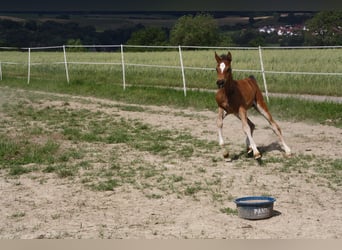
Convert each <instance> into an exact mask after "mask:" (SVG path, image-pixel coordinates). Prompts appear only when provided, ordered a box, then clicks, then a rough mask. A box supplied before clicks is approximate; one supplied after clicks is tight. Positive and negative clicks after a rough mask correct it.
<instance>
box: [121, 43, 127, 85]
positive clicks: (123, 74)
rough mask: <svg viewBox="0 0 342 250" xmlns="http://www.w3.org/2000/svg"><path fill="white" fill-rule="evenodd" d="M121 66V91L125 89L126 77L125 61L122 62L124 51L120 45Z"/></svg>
mask: <svg viewBox="0 0 342 250" xmlns="http://www.w3.org/2000/svg"><path fill="white" fill-rule="evenodd" d="M121 65H122V84H123V89H124V90H125V89H126V75H125V60H124V50H123V45H122V44H121Z"/></svg>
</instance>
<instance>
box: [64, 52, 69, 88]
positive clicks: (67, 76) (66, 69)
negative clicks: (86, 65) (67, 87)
mask: <svg viewBox="0 0 342 250" xmlns="http://www.w3.org/2000/svg"><path fill="white" fill-rule="evenodd" d="M63 54H64V65H65V74H66V78H67V82H68V83H69V71H68V62H67V57H66V52H65V45H63Z"/></svg>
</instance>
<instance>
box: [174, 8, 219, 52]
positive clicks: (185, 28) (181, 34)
mask: <svg viewBox="0 0 342 250" xmlns="http://www.w3.org/2000/svg"><path fill="white" fill-rule="evenodd" d="M219 42H220V41H219V29H218V25H217V22H216V20H215V19H214V18H213V17H212V16H211V15H209V14H197V15H196V16H193V15H186V16H182V17H180V18H179V19H178V20H177V21H176V23H175V25H174V27H173V28H172V29H171V33H170V43H171V44H173V45H194V46H196V45H197V46H201V45H202V46H203V45H204V46H210V45H216V44H218V43H219Z"/></svg>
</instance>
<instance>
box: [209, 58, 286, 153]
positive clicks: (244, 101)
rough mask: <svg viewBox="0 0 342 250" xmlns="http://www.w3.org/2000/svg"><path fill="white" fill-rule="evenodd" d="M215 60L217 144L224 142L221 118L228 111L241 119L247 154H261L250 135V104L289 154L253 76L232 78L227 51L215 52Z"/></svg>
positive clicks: (253, 126)
mask: <svg viewBox="0 0 342 250" xmlns="http://www.w3.org/2000/svg"><path fill="white" fill-rule="evenodd" d="M215 59H216V61H217V66H216V71H217V82H216V84H217V86H218V87H219V89H218V91H217V93H216V97H215V98H216V102H217V105H218V107H219V108H218V117H217V127H218V136H219V144H220V145H221V146H223V145H224V141H223V137H222V127H223V119H224V118H225V117H226V116H227V115H228V114H234V115H235V116H236V117H237V118H239V119H240V120H241V122H242V129H243V131H244V132H245V134H246V135H247V138H246V144H247V151H248V153H251V152H252V151H253V155H254V159H260V158H261V154H260V152H259V151H258V149H257V146H256V144H255V142H254V140H253V137H252V135H253V131H254V128H255V125H254V123H253V122H252V121H251V120H249V119H248V117H247V110H248V109H249V108H251V107H254V108H255V109H256V110H257V111H258V112H259V113H260V114H262V115H263V116H264V117H265V118H266V120H267V121H268V122H269V123H270V125H271V127H272V129H273V131H274V133H275V134H276V135H277V136H278V137H279V139H280V142H281V143H282V145H283V148H284V150H285V153H286V155H290V154H291V150H290V148H289V147H288V146H287V145H286V143H285V141H284V138H283V136H282V134H281V130H280V128H279V126H278V124H277V123H276V122H275V121H274V120H273V118H272V116H271V114H270V112H269V111H268V108H267V106H266V103H265V101H264V98H263V96H262V93H261V91H260V89H259V87H258V85H257V82H256V80H255V78H254V76H250V77H248V78H245V79H242V80H234V79H233V75H232V68H231V61H232V55H231V53H230V52H228V54H227V55H222V56H221V57H219V56H218V55H217V54H216V52H215Z"/></svg>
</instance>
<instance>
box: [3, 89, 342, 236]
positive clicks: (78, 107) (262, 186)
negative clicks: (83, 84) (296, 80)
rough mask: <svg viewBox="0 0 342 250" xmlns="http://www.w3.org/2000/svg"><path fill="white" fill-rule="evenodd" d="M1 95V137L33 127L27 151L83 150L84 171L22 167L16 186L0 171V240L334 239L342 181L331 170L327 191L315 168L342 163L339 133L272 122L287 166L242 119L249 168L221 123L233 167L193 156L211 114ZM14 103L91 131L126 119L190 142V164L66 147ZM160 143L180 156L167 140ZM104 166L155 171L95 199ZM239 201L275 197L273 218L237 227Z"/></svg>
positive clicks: (216, 152)
mask: <svg viewBox="0 0 342 250" xmlns="http://www.w3.org/2000/svg"><path fill="white" fill-rule="evenodd" d="M0 93H1V94H0V133H1V134H2V135H6V136H8V137H10V138H13V140H16V139H18V137H21V136H24V135H25V133H26V134H27V133H29V132H28V131H30V130H28V129H31V130H32V129H33V128H35V127H37V126H40V128H41V129H40V130H41V131H43V132H40V133H39V135H37V136H36V137H34V136H32V135H31V136H29V137H28V138H30V140H31V141H32V142H34V143H39V142H41V141H42V140H44V138H45V139H46V137H48V139H52V140H53V141H55V142H58V145H59V148H60V150H63V149H71V148H73V149H75V150H80V149H82V150H84V151H83V156H82V157H83V158H82V160H83V164H84V165H85V166H86V167H87V168H83V169H82V171H81V170H79V172H77V174H75V175H73V176H71V177H70V176H69V177H66V178H61V177H58V176H57V174H56V173H50V172H46V171H43V169H46V167H47V166H45V165H44V164H46V163H42V164H39V163H35V164H33V165H34V166H31V165H32V164H31V165H30V166H24V167H32V169H34V170H32V171H30V172H28V173H25V174H21V175H14V176H13V175H9V171H8V168H7V167H6V166H1V165H0V196H1V204H0V214H1V215H0V238H1V239H45V238H48V239H199V238H205V239H270V238H272V239H336V238H341V237H342V227H341V221H342V202H341V197H342V192H341V191H342V189H341V186H340V182H338V183H336V181H334V180H336V179H337V180H340V179H341V171H340V170H339V171H335V172H334V173H335V177H334V179H333V180H332V179H331V178H330V177H329V176H328V177H327V176H326V175H324V174H322V171H320V169H321V170H322V167H323V168H324V166H322V164H330V163H331V162H337V163H338V162H339V163H341V161H339V159H341V149H342V148H341V145H342V130H341V129H338V128H335V127H329V126H324V125H319V124H307V123H302V122H290V121H279V120H278V119H276V120H277V122H278V123H279V125H280V127H281V128H282V131H283V134H284V138H285V140H286V142H287V144H288V145H289V146H290V147H291V150H292V151H293V156H292V157H291V159H287V158H284V157H283V151H282V149H281V147H280V146H279V144H278V140H277V137H276V136H275V135H274V134H273V132H272V130H271V129H270V128H269V126H268V124H267V123H266V121H265V120H264V119H263V118H262V117H261V116H258V115H253V116H252V117H251V120H252V121H253V122H254V123H255V124H256V126H257V127H256V131H255V135H254V138H255V141H256V143H257V145H258V147H260V148H261V149H262V152H263V158H264V161H265V164H258V163H257V162H256V161H254V160H253V159H250V158H247V157H246V156H244V155H243V153H242V152H243V150H244V141H245V136H244V134H243V132H242V129H241V124H240V122H239V121H238V120H237V119H236V118H235V117H233V116H228V117H227V118H226V119H225V120H224V128H223V134H224V138H225V141H226V144H227V145H226V147H227V148H228V149H229V151H230V153H231V155H233V156H234V155H235V157H234V159H233V161H232V162H226V161H225V160H224V159H223V157H222V150H220V149H219V147H218V146H211V147H210V148H209V147H208V149H207V150H206V149H205V146H203V145H200V146H198V147H199V148H201V151H199V152H198V151H197V148H196V145H197V144H196V143H199V142H201V143H202V144H203V142H204V143H205V142H207V143H208V145H209V144H210V143H212V144H213V141H215V142H217V130H216V113H214V112H211V111H195V110H193V109H175V108H170V107H159V106H140V107H139V109H137V107H136V106H135V105H128V104H124V103H118V102H115V101H110V100H102V99H96V98H87V97H77V96H69V95H61V94H50V93H48V94H47V93H42V92H33V91H22V90H14V89H10V88H1V90H0ZM14 103H20V105H21V106H20V107H24V108H25V107H28V106H29V107H30V108H32V110H45V111H46V110H47V112H55V111H60V110H61V111H63V112H64V111H68V112H74V113H73V114H77V112H87V114H88V113H90V114H93V115H94V116H93V118H92V119H94V120H95V119H97V117H101V119H104V120H105V119H108V121H109V120H110V119H116V120H118V121H120V120H122V119H123V120H125V121H131V120H134V121H139V122H140V123H141V124H147V125H148V126H149V127H151V128H153V129H154V130H167V131H176V132H177V133H179V134H181V135H183V134H184V133H185V134H188V135H189V136H191V138H193V139H192V140H193V141H194V144H193V145H192V148H193V152H194V153H193V154H192V155H190V156H186V157H185V156H184V157H182V156H180V155H182V153H181V152H180V153H178V154H174V155H173V156H172V157H170V156H168V155H163V154H159V153H153V152H151V151H148V150H140V149H137V148H135V147H133V146H132V145H129V144H125V143H124V142H121V143H104V142H92V141H86V142H85V141H82V142H77V143H75V142H72V141H71V140H70V139H68V138H66V137H65V136H63V134H62V133H61V132H60V130H59V129H60V128H61V127H58V126H59V124H54V125H51V124H50V123H49V122H48V121H43V120H39V117H38V118H36V119H31V118H30V117H29V118H27V119H28V120H25V122H22V123H20V121H19V120H20V119H19V118H16V117H15V116H13V115H12V114H11V112H10V111H8V110H9V108H8V107H9V105H12V104H14ZM18 107H19V106H18ZM129 107H133V108H131V109H129ZM274 116H276V115H274ZM73 119H78V118H77V116H76V118H75V117H74V118H73ZM86 119H89V121H88V120H87V121H86V122H85V123H87V124H88V123H89V124H91V121H90V120H91V118H86ZM62 122H63V121H61V123H62ZM19 123H20V124H21V125H20V124H19ZM23 124H24V126H23ZM89 126H90V125H89ZM55 127H58V129H55ZM25 128H26V130H25ZM112 129H113V130H115V129H116V128H115V127H113V128H112ZM37 133H38V132H37ZM37 133H36V134H37ZM170 133H171V132H170ZM0 138H1V137H0ZM195 141H196V143H195ZM169 143H170V147H175V148H176V149H175V150H174V151H175V152H178V151H177V147H179V145H177V141H174V142H172V141H171V142H169ZM187 146H189V145H187ZM178 156H179V157H178ZM114 157H116V159H117V161H118V162H119V163H120V164H121V166H125V167H126V168H127V169H130V170H132V171H133V170H134V171H135V172H133V173H137V172H136V171H138V169H141V168H142V166H153V167H154V168H153V170H154V172H151V171H149V172H144V174H140V175H138V174H135V175H134V176H133V177H132V176H130V177H127V178H131V179H129V181H126V182H123V181H121V185H118V186H116V187H114V188H113V189H112V190H105V191H101V190H94V189H93V188H90V185H86V184H85V183H89V182H92V181H93V178H95V177H96V178H97V177H98V176H99V175H100V172H102V173H104V172H105V171H107V170H109V169H113V166H114V165H115V164H113V163H110V162H111V161H113V158H114ZM72 161H76V160H75V159H74V158H70V159H69V160H68V161H66V162H65V163H63V164H65V165H67V164H71V165H72V164H74V163H73V162H72ZM119 163H117V164H119ZM43 165H44V166H43ZM304 165H305V166H304ZM324 169H325V168H324ZM339 169H341V168H340V167H339ZM90 171H93V172H95V171H96V173H97V175H95V174H94V173H93V172H92V173H93V175H89V173H90ZM87 173H88V175H86V174H87ZM111 173H114V172H111ZM118 173H119V172H118ZM120 173H121V172H120ZM148 174H149V175H148ZM336 175H337V176H336ZM149 176H151V177H149ZM113 177H115V176H113ZM176 177H177V178H178V179H177V178H176ZM122 178H124V177H122ZM121 180H123V179H121ZM171 180H172V181H171ZM248 195H271V196H273V197H275V198H276V202H275V204H274V209H275V211H276V213H275V215H274V216H273V217H271V218H269V219H265V220H256V221H253V220H244V219H241V218H239V217H238V216H237V215H236V213H235V212H234V211H236V210H235V209H236V206H235V204H234V199H235V198H237V197H242V196H248Z"/></svg>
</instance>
